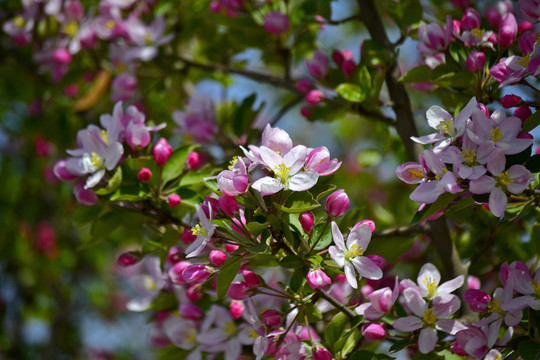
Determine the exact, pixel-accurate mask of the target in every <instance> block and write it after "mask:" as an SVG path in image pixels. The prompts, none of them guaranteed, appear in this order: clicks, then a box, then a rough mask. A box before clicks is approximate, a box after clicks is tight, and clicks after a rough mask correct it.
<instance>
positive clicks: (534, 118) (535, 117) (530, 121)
mask: <svg viewBox="0 0 540 360" xmlns="http://www.w3.org/2000/svg"><path fill="white" fill-rule="evenodd" d="M538 125H540V111H536V112H535V113H534V114H532V115H531V116H529V117H528V118H527V120H525V123H524V124H523V129H522V132H529V131H531V130H533V129H534V128H536V127H537V126H538Z"/></svg>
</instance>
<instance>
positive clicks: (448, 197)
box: [411, 193, 459, 224]
mask: <svg viewBox="0 0 540 360" xmlns="http://www.w3.org/2000/svg"><path fill="white" fill-rule="evenodd" d="M458 196H459V194H451V193H444V194H442V195H441V196H439V198H438V199H437V201H435V202H434V203H433V204H428V205H426V206H425V207H424V208H423V209H422V211H418V212H417V213H416V214H415V215H414V217H413V219H412V222H411V223H412V224H416V223H419V222H421V221H424V220H425V219H427V218H428V217H430V216H432V215H435V214H436V213H437V212H438V211H440V210H442V209H444V208H446V207H447V206H448V205H449V204H450V203H451V202H452V201H453V200H454V199H455V198H457V197H458Z"/></svg>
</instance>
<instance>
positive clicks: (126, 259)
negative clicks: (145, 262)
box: [116, 252, 141, 267]
mask: <svg viewBox="0 0 540 360" xmlns="http://www.w3.org/2000/svg"><path fill="white" fill-rule="evenodd" d="M140 260H141V257H140V256H139V255H138V254H136V253H134V252H126V253H123V254H122V255H120V256H119V257H118V259H117V260H116V263H117V264H118V266H121V267H128V266H131V265H133V264H136V263H138V262H139V261H140Z"/></svg>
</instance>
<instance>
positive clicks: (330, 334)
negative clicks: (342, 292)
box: [324, 312, 349, 352]
mask: <svg viewBox="0 0 540 360" xmlns="http://www.w3.org/2000/svg"><path fill="white" fill-rule="evenodd" d="M348 321H349V318H348V317H347V315H345V314H343V313H342V312H339V313H337V314H336V315H335V316H334V318H333V319H332V321H330V324H328V326H327V327H326V329H325V331H324V341H325V342H326V346H327V347H328V348H329V349H330V351H331V352H335V349H334V345H335V344H336V342H337V341H338V340H339V338H340V337H341V334H343V330H344V329H345V326H346V325H347V322H348Z"/></svg>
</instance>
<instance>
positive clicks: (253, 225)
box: [246, 221, 268, 237]
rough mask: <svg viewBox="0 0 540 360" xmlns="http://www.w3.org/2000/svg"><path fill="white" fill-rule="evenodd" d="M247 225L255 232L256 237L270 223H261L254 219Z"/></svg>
mask: <svg viewBox="0 0 540 360" xmlns="http://www.w3.org/2000/svg"><path fill="white" fill-rule="evenodd" d="M246 227H247V229H248V230H249V232H250V233H251V234H253V236H255V237H256V236H257V235H259V234H260V233H262V232H263V231H264V229H268V223H264V224H261V223H258V222H256V221H252V222H249V223H247V225H246Z"/></svg>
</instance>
